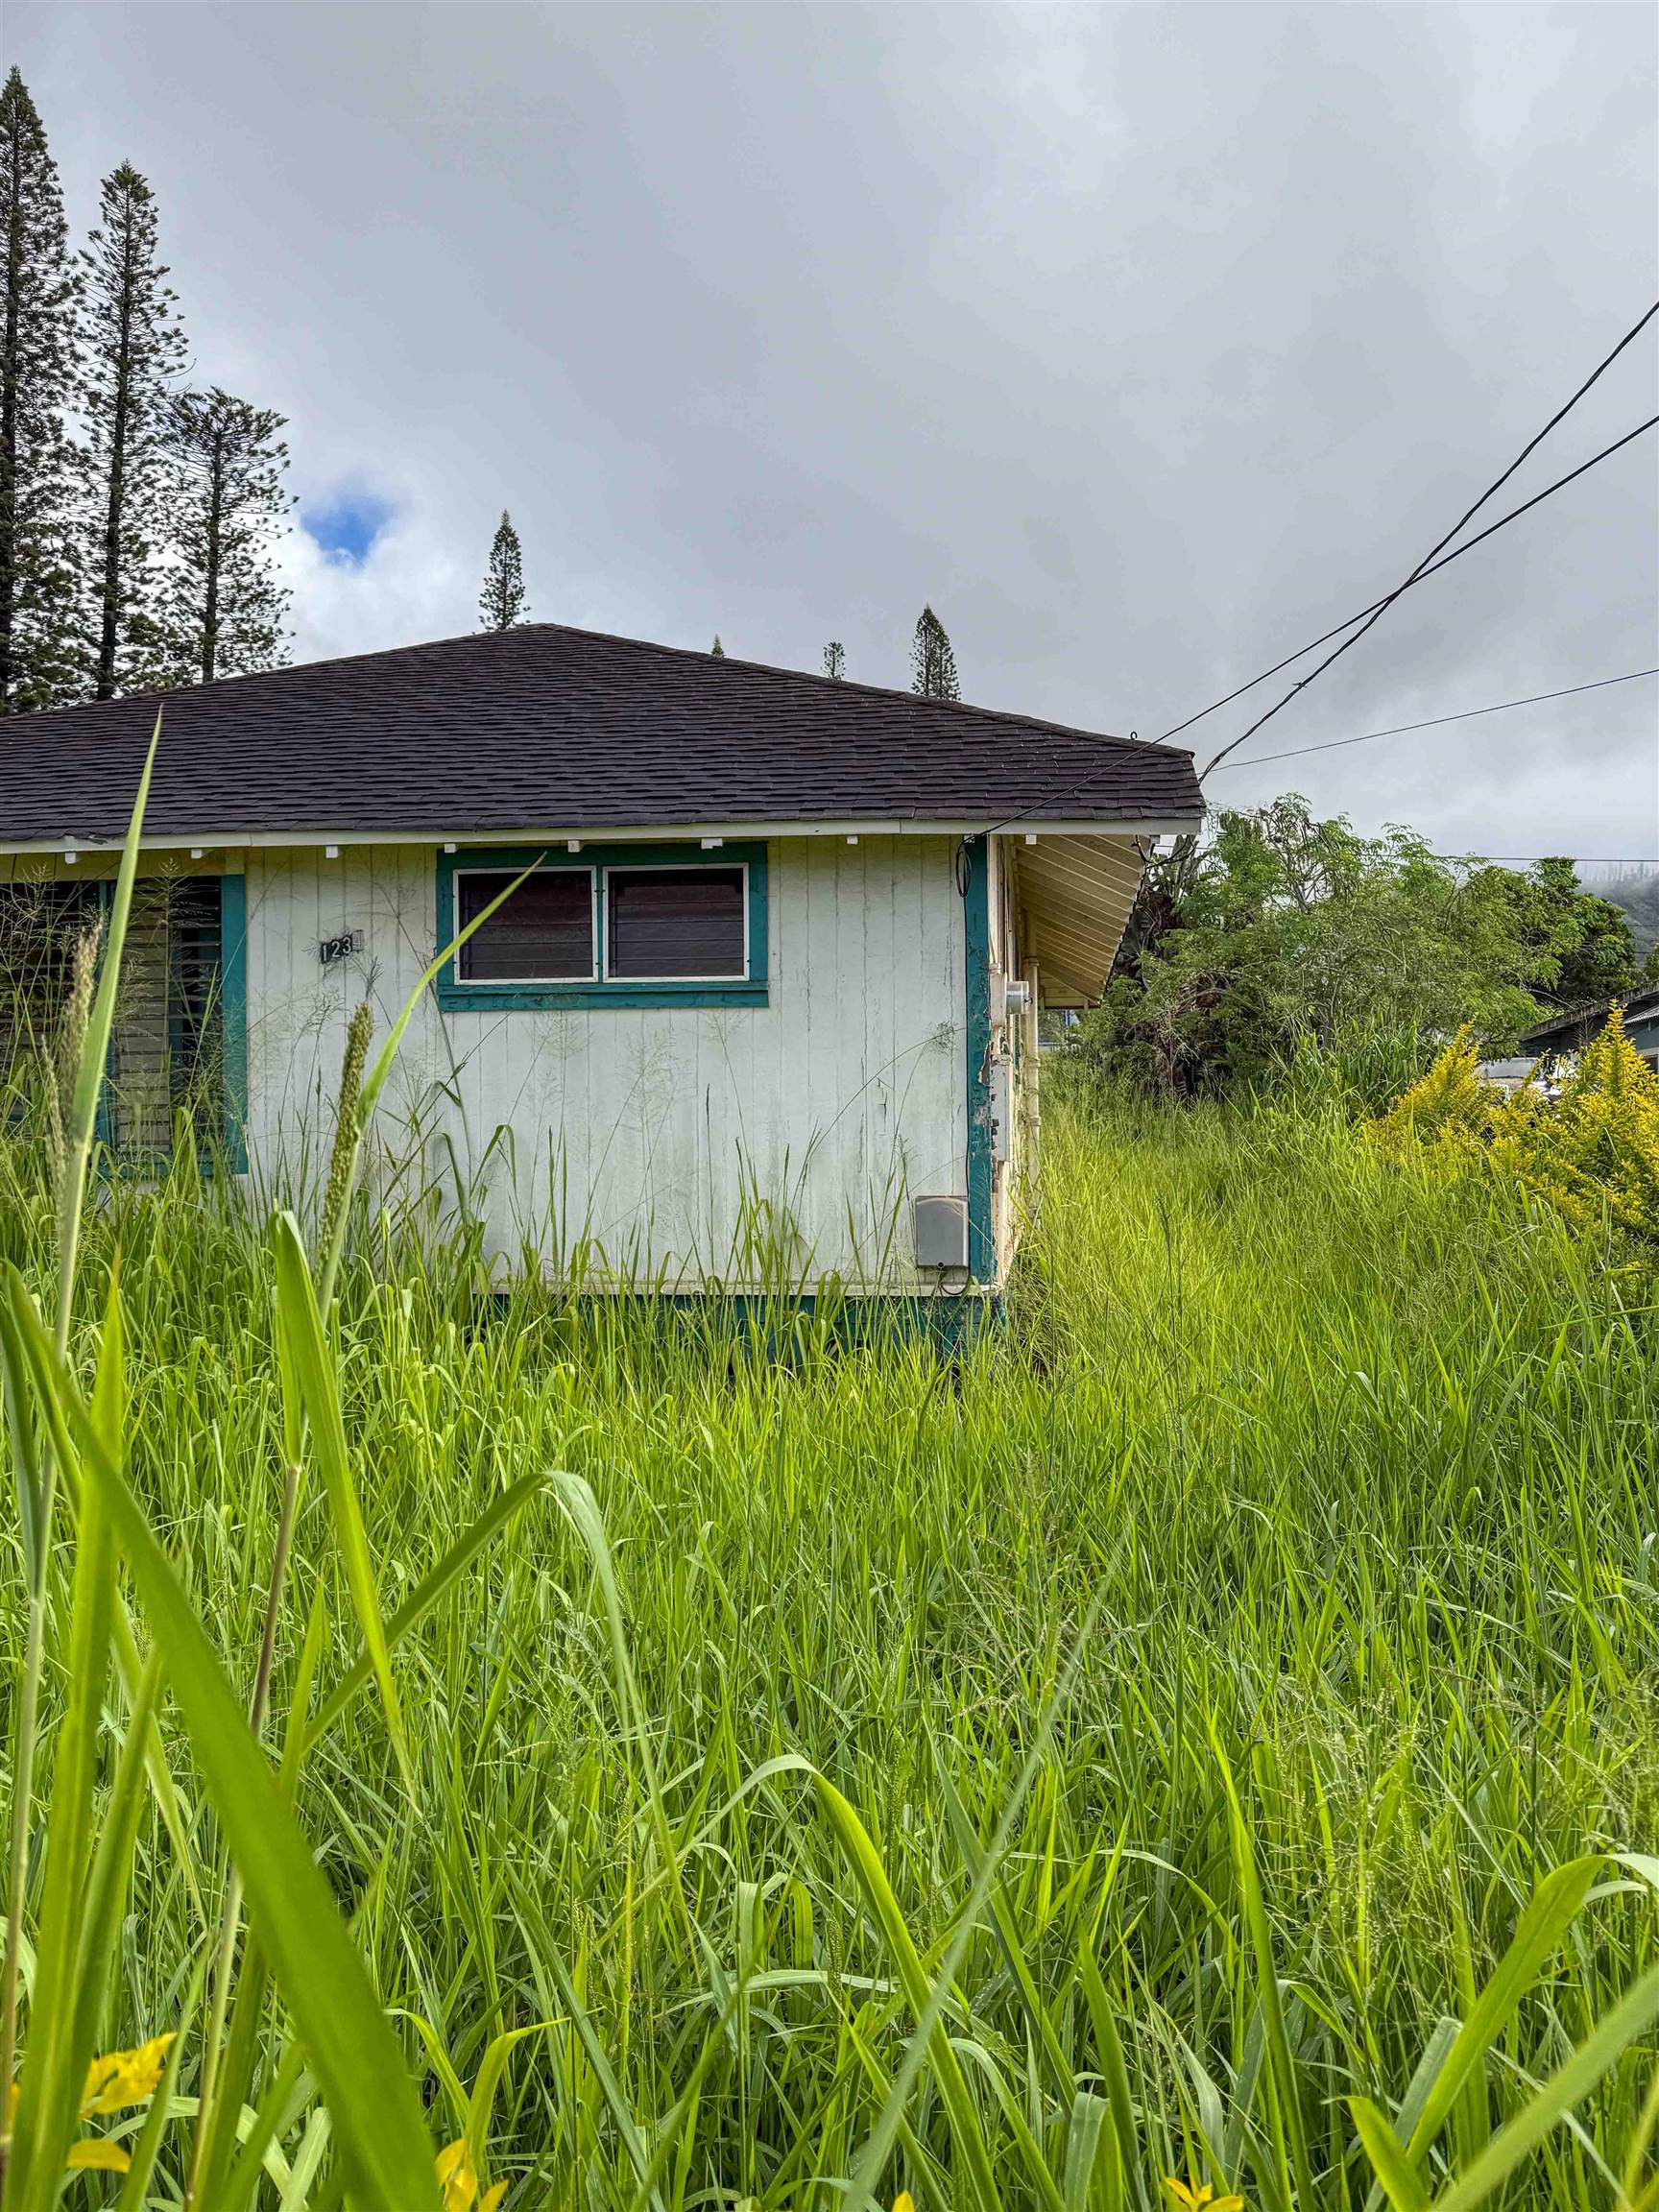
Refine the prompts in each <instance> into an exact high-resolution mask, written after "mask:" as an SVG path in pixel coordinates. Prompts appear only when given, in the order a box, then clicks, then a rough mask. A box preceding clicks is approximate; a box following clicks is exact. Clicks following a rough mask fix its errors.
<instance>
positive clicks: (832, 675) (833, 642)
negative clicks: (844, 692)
mask: <svg viewBox="0 0 1659 2212" xmlns="http://www.w3.org/2000/svg"><path fill="white" fill-rule="evenodd" d="M824 673H825V675H826V676H828V677H829V681H830V683H831V684H839V683H841V682H842V681H843V680H844V678H845V677H846V674H847V648H846V646H845V645H843V644H842V642H841V640H840V638H839V637H831V638H830V640H829V644H828V645H826V646H825V648H824Z"/></svg>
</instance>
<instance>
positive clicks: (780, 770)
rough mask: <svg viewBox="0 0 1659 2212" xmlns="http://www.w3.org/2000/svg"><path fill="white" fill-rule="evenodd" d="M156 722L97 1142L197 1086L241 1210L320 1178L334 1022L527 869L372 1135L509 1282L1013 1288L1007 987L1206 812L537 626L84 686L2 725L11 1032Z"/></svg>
mask: <svg viewBox="0 0 1659 2212" xmlns="http://www.w3.org/2000/svg"><path fill="white" fill-rule="evenodd" d="M157 705H159V707H160V709H161V720H162V727H161V744H160V749H159V753H158V755H157V759H156V775H155V782H154V787H153V790H152V793H151V799H150V805H149V812H148V815H147V817H146V821H145V832H144V840H143V854H144V859H143V866H144V875H143V878H142V879H141V883H140V891H139V897H138V900H137V902H136V904H135V909H134V920H133V928H132V939H131V959H130V966H129V968H128V972H127V978H126V981H125V985H124V990H123V995H122V1003H121V1011H120V1020H119V1025H118V1034H117V1040H116V1048H115V1052H114V1055H113V1068H112V1082H111V1086H110V1097H109V1104H108V1110H107V1114H106V1126H107V1134H108V1138H109V1140H110V1142H111V1146H112V1148H113V1149H114V1150H115V1151H116V1152H117V1153H119V1152H121V1151H123V1150H125V1151H129V1152H132V1153H134V1154H136V1155H138V1156H140V1157H144V1156H150V1155H154V1154H156V1153H157V1152H160V1151H163V1150H165V1148H166V1147H167V1145H168V1144H169V1143H170V1142H175V1141H176V1137H177V1132H178V1131H179V1129H180V1127H182V1126H185V1123H184V1122H183V1121H182V1120H181V1119H180V1116H181V1115H183V1114H185V1113H186V1112H187V1113H188V1115H189V1116H190V1117H191V1118H193V1123H194V1126H195V1127H196V1129H197V1130H198V1131H199V1132H201V1133H203V1134H207V1133H212V1134H214V1135H217V1134H219V1133H220V1132H221V1131H222V1132H223V1135H224V1139H225V1142H226V1145H227V1146H228V1156H229V1158H230V1160H231V1162H232V1163H233V1164H234V1165H235V1166H239V1167H242V1168H244V1169H246V1170H247V1171H248V1172H249V1173H250V1175H251V1177H252V1181H253V1183H254V1185H255V1187H256V1189H257V1190H259V1191H260V1193H261V1195H262V1196H264V1197H278V1196H282V1195H285V1194H290V1193H292V1192H293V1191H295V1190H298V1189H301V1188H304V1187H306V1186H307V1185H308V1184H310V1183H312V1182H314V1179H315V1176H316V1173H317V1170H318V1166H319V1163H320V1161H321V1160H322V1158H323V1157H324V1155H325V1152H326V1148H327V1144H328V1142H329V1130H330V1113H331V1102H332V1096H333V1093H334V1089H335V1085H336V1082H337V1079H338V1071H339V1068H340V1061H341V1051H342V1045H343V1040H344V1035H345V1024H346V1021H347V1018H348V1016H349V1012H350V1009H351V1007H352V1006H353V1005H354V1004H355V1003H356V1002H357V1001H358V1000H359V999H361V998H368V999H369V1000H371V1001H372V1003H373V1006H374V1008H375V1010H376V1014H377V1017H378V1025H379V1027H380V1029H381V1031H382V1033H383V1032H384V1030H385V1027H386V1026H387V1024H388V1023H389V1022H391V1021H392V1020H393V1019H394V1018H395V1016H396V1014H397V1010H398V1008H399V1007H400V1005H401V1004H402V1002H403V1000H404V998H406V996H407V995H408V993H409V992H410V991H411V989H412V988H413V987H414V985H415V984H416V982H417V981H418V980H419V978H420V975H421V971H422V969H423V968H424V967H425V965H426V964H427V963H428V962H429V961H430V960H431V959H432V958H433V957H434V955H435V951H436V950H437V949H438V948H439V947H441V946H443V945H445V944H447V943H448V942H449V941H450V940H451V939H452V937H453V935H454V933H455V932H456V930H457V929H458V928H460V927H461V926H463V925H464V924H465V923H466V922H467V921H469V919H471V918H472V917H473V916H474V915H476V914H477V913H478V912H479V911H480V910H481V909H482V908H483V907H484V906H485V905H487V904H488V902H489V901H490V900H491V899H492V898H493V896H494V894H495V893H496V892H497V891H499V890H501V889H502V888H503V887H504V886H505V885H506V884H508V883H509V882H510V881H511V880H512V878H513V877H514V876H515V875H516V874H517V872H518V871H520V870H522V869H524V868H526V867H531V866H533V867H534V874H533V875H532V876H531V878H529V880H528V881H527V882H526V883H525V884H524V885H523V886H522V887H521V888H520V889H519V890H518V891H517V892H516V893H515V894H514V896H513V898H512V899H511V900H510V901H509V902H507V903H506V905H505V906H503V907H502V908H501V909H500V911H499V912H498V913H497V914H496V915H495V916H494V917H493V919H492V920H490V921H489V922H487V923H486V924H485V925H484V926H482V927H481V928H480V929H479V931H478V933H477V934H476V935H475V936H474V937H472V938H471V939H470V941H469V943H468V944H467V945H466V946H465V947H464V948H463V949H462V950H461V951H460V953H459V954H458V956H457V957H456V958H455V959H454V960H452V961H451V962H450V964H449V965H448V966H447V967H446V968H445V970H444V971H443V972H442V973H441V974H440V976H439V979H438V981H437V983H436V985H435V986H434V987H433V988H432V989H431V990H430V991H429V992H428V993H427V994H426V997H425V998H424V1000H423V1001H422V1004H421V1008H420V1010H419V1013H418V1015H417V1018H416V1020H415V1021H414V1022H412V1023H411V1026H410V1028H409V1030H408V1032H407V1034H406V1037H405V1039H404V1043H403V1046H402V1050H401V1053H400V1056H399V1067H398V1074H397V1078H396V1079H395V1083H394V1086H393V1088H392V1090H391V1091H390V1092H389V1093H388V1094H387V1098H386V1100H385V1101H384V1102H383V1104H382V1108H381V1114H380V1122H379V1128H380V1134H381V1136H382V1138H383V1139H384V1141H385V1142H386V1143H387V1144H388V1145H389V1146H390V1148H391V1150H392V1151H393V1152H394V1153H395V1154H399V1153H400V1154H402V1155H403V1156H404V1157H405V1159H406V1160H414V1161H416V1163H417V1166H418V1173H419V1175H420V1177H421V1179H422V1180H423V1181H424V1183H425V1185H426V1186H427V1187H429V1188H430V1189H431V1190H434V1191H436V1192H438V1193H439V1194H440V1195H442V1194H445V1193H452V1192H454V1191H455V1190H457V1189H458V1188H459V1189H464V1190H466V1191H467V1192H468V1194H469V1199H470V1201H471V1202H472V1203H473V1204H475V1205H477V1206H478V1207H479V1208H480V1210H481V1212H482V1213H483V1215H484V1217H485V1219H486V1222H487V1225H488V1234H489V1239H490V1243H491V1247H492V1250H493V1253H494V1254H495V1255H497V1256H499V1257H500V1258H501V1260H502V1261H503V1262H504V1263H506V1264H509V1265H511V1264H513V1263H516V1262H517V1260H518V1259H519V1258H521V1257H534V1258H535V1259H537V1260H538V1261H539V1262H540V1263H541V1265H542V1266H543V1268H544V1269H545V1270H546V1271H547V1272H548V1273H549V1274H550V1275H551V1276H553V1277H555V1278H563V1279H568V1278H569V1277H570V1276H571V1275H572V1274H573V1273H575V1272H577V1271H578V1270H580V1271H581V1272H583V1273H584V1274H585V1275H586V1276H587V1278H588V1279H589V1280H590V1281H596V1282H600V1283H605V1282H610V1283H614V1284H619V1283H624V1282H626V1283H632V1284H649V1285H651V1286H654V1287H661V1288H664V1289H675V1290H685V1289H689V1288H694V1287H698V1286H720V1287H723V1288H728V1289H754V1288H757V1287H760V1286H763V1285H764V1284H767V1283H771V1284H773V1285H776V1284H777V1283H778V1281H779V1280H780V1279H781V1278H782V1279H786V1280H787V1281H788V1282H789V1283H790V1284H792V1285H793V1286H799V1287H801V1288H804V1289H812V1288H814V1287H815V1286H821V1285H824V1284H826V1283H828V1282H830V1281H834V1282H836V1283H837V1284H839V1285H841V1286H845V1287H847V1288H849V1289H854V1290H856V1289H880V1290H883V1291H890V1290H903V1291H919V1290H921V1291H926V1290H934V1289H947V1290H957V1289H962V1288H964V1287H970V1286H971V1287H974V1288H976V1289H981V1290H993V1291H994V1290H996V1289H998V1288H999V1287H1000V1286H1001V1284H1002V1282H1003V1281H1004V1279H1005V1276H1006V1272H1007V1267H1008V1263H1009V1261H1010V1258H1011V1256H1012V1252H1013V1246H1014V1241H1015V1237H1016V1228H1017V1206H1016V1186H1017V1181H1018V1177H1019V1171H1020V1168H1021V1165H1022V1150H1023V1148H1024V1147H1026V1146H1028V1145H1029V1144H1030V1143H1031V1142H1034V1138H1035V1094H1036V1084H1035V1081H1034V1079H1033V1080H1031V1081H1030V1082H1027V1081H1026V1080H1025V1077H1026V1075H1027V1073H1029V1074H1030V1075H1031V1076H1032V1077H1033V1078H1034V1075H1035V1069H1036V1053H1035V1050H1034V1045H1035V1038H1036V1027H1037V1024H1036V1007H1037V1005H1038V1004H1039V1003H1041V1004H1042V1005H1045V1006H1049V1007H1074V1006H1078V1005H1082V1004H1084V1003H1087V1002H1088V1001H1089V1000H1091V999H1093V998H1095V997H1096V996H1097V995H1098V994H1099V992H1100V991H1101V990H1102V988H1103V987H1104V984H1105V981H1106V978H1107V975H1108V974H1109V972H1110V970H1111V966H1112V961H1113V957H1114V954H1115V952H1116V950H1117V946H1118V937H1119V935H1120V933H1121V930H1122V926H1123V923H1124V919H1125V917H1126V915H1127V913H1128V910H1129V906H1130V902H1131V901H1132V900H1133V898H1134V895H1135V891H1136V888H1137V885H1138V884H1139V882H1140V880H1141V875H1142V865H1143V855H1144V854H1145V852H1146V850H1147V849H1148V847H1149V841H1150V840H1151V839H1153V838H1156V837H1158V836H1161V835H1166V834H1172V833H1176V832H1179V831H1182V830H1186V829H1191V828H1193V827H1194V826H1195V824H1196V823H1197V822H1198V820H1199V818H1200V815H1201V811H1202V806H1201V800H1200V796H1199V791H1198V785H1197V781H1196V779H1195V777H1194V775H1193V772H1192V763H1191V757H1190V755H1189V754H1186V753H1178V752H1172V751H1169V750H1167V749H1166V748H1163V747H1159V746H1150V745H1142V744H1137V743H1134V742H1131V741H1127V740H1124V739H1120V738H1115V737H1100V736H1093V735H1089V734H1087V733H1082V732H1079V731H1075V730H1068V729H1062V728H1059V727H1056V726H1055V725H1052V724H1048V723H1043V722H1035V721H1031V720H1028V719H1026V718H1024V717H1022V716H1019V715H1014V714H1005V713H993V712H989V711H986V710H984V709H978V708H974V707H967V706H960V705H955V704H947V703H944V702H940V701H935V700H929V699H920V698H916V697H914V696H912V695H910V694H909V693H895V692H886V691H878V690H875V689H872V688H871V687H869V686H867V685H857V684H848V683H829V682H827V681H826V680H824V679H823V678H821V677H815V676H806V675H798V674H795V673H793V672H791V671H788V670H783V669H777V668H767V667H761V666H758V665H756V664H754V663H750V662H744V661H735V660H732V659H719V660H717V659H714V658H712V657H711V656H710V655H709V654H707V653H689V652H680V651H675V650H671V649H669V648H667V647H663V646H658V645H650V644H642V643H637V642H634V641H632V640H629V639H624V638H617V637H598V636H594V635H592V634H590V633H588V632H583V631H575V630H566V629H559V628H554V627H552V626H549V625H525V626H523V627H520V628H517V629H511V630H505V631H499V632H494V633H489V634H484V635H480V636H475V637H463V638H456V639H452V640H449V641H447V642H443V643H437V644H431V645H421V646H413V647H410V648H408V649H406V650H403V651H398V652H389V653H373V654H368V655H365V656H362V657H360V658H357V659H352V660H346V661H326V662H321V663H316V664H313V665H310V666H306V667H299V668H288V669H281V670H276V671H273V672H271V673H269V674H265V675H259V676H246V677H239V678H235V679H232V680H230V681H228V682H223V683H218V684H211V685H201V686H198V687H196V688H193V689H190V690H184V691H179V692H174V693H169V694H167V695H166V696H165V697H164V698H163V699H161V700H160V701H159V702H157V701H156V699H155V698H148V699H145V698H131V699H121V700H112V701H108V702H104V703H101V704H98V705H92V706H84V707H76V708H70V709H63V710H61V711H60V712H57V713H54V714H49V715H41V716H37V717H33V718H30V719H20V720H16V721H13V722H11V723H8V724H6V725H5V726H4V728H3V730H0V922H3V923H5V925H6V928H7V932H8V939H9V942H10V943H11V945H12V952H11V954H10V955H9V956H8V955H5V953H4V944H3V943H0V958H4V959H5V962H6V965H7V967H8V968H9V970H10V973H11V978H12V988H11V991H10V994H9V998H10V1001H11V1004H12V1015H11V1017H10V1019H11V1020H12V1025H13V1027H12V1034H13V1037H15V1035H16V1034H17V1032H18V1026H19V1023H20V1022H28V1021H30V1020H33V1021H34V1022H40V1021H41V1020H42V1019H43V1018H44V1016H45V1013H46V1010H47V1009H48V1008H49V1007H50V1005H51V1003H52V1000H53V995H54V993H55V991H56V989H57V987H58V985H59V982H60V962H61V945H62V941H63V933H64V926H65V925H66V924H69V923H72V922H73V919H74V917H75V915H76V913H77V912H85V911H88V910H90V909H92V908H94V907H96V905H97V904H98V903H99V902H101V901H102V900H104V899H106V898H107V897H108V885H109V883H110V882H111V881H112V880H113V876H114V870H115V859H116V854H117V850H118V848H119V846H120V844H121V841H122V838H123V835H124V832H125V829H126V826H127V821H128V817H129V814H130V811H131V808H132V798H133V793H134V789H135V787H136V783H137V780H138V773H139V768H140V764H141V762H142V759H143V757H144V750H145V747H146V744H147V743H148V740H149V736H150V733H151V729H152V727H153V725H154V722H155V719H156V709H157ZM20 946H21V947H23V948H24V949H25V950H24V951H23V952H22V954H21V955H20V954H19V951H18V948H19V947H20ZM30 948H32V949H33V950H30ZM1027 996H1029V1000H1030V1003H1029V1008H1028V1010H1027V1006H1026V1000H1027ZM5 1046H6V1032H5V1030H4V1029H3V1028H0V1056H3V1055H4V1051H5ZM400 1188H401V1189H402V1190H404V1191H405V1192H407V1191H408V1190H409V1189H410V1188H411V1179H410V1178H408V1177H407V1176H405V1178H404V1179H403V1180H402V1182H401V1184H400Z"/></svg>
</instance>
